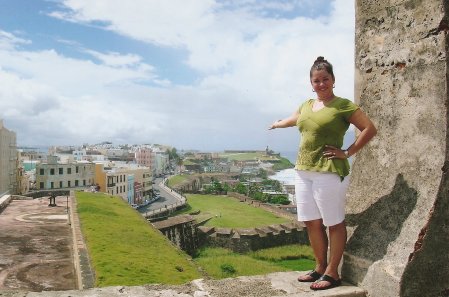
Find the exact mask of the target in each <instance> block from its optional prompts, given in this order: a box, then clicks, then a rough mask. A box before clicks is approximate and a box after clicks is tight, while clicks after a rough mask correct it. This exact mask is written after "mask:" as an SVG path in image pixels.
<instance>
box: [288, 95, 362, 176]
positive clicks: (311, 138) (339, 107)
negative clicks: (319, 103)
mask: <svg viewBox="0 0 449 297" xmlns="http://www.w3.org/2000/svg"><path fill="white" fill-rule="evenodd" d="M314 101H315V100H314V99H309V100H307V101H306V102H304V103H303V104H302V105H301V106H300V107H299V117H298V120H297V122H296V125H297V126H298V129H299V131H300V133H301V142H300V145H299V152H298V158H297V160H296V166H295V168H296V169H298V170H309V171H320V172H321V171H324V172H334V173H337V174H338V175H339V176H341V177H342V178H343V177H345V176H346V175H348V174H349V162H348V160H347V159H327V158H326V157H324V156H323V152H324V147H325V145H332V146H335V147H338V148H342V146H343V137H344V135H345V133H346V131H347V130H348V128H349V124H350V123H349V118H350V117H351V115H352V114H353V113H354V111H356V110H357V109H358V108H359V107H358V106H357V105H356V104H354V103H353V102H351V101H350V100H348V99H345V98H340V97H335V98H334V99H333V100H332V101H331V102H329V104H328V105H327V106H325V107H323V108H322V109H320V110H318V111H313V110H312V106H313V102H314Z"/></svg>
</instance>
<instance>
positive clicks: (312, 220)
mask: <svg viewBox="0 0 449 297" xmlns="http://www.w3.org/2000/svg"><path fill="white" fill-rule="evenodd" d="M315 175H316V173H313V172H308V171H296V179H295V192H296V205H297V209H298V220H299V221H302V222H304V223H305V224H306V227H307V234H308V236H309V241H310V245H311V246H312V249H313V253H314V255H315V260H316V267H315V271H316V272H317V273H319V274H323V273H324V271H325V270H326V266H327V247H328V239H327V234H326V232H325V227H324V226H323V220H322V219H321V214H320V211H319V209H318V207H317V205H316V202H315V199H314V198H313V190H312V186H313V176H315ZM316 279H317V278H316V276H315V278H314V277H313V276H311V275H310V274H306V275H301V276H299V277H298V280H299V281H301V282H310V281H314V280H316Z"/></svg>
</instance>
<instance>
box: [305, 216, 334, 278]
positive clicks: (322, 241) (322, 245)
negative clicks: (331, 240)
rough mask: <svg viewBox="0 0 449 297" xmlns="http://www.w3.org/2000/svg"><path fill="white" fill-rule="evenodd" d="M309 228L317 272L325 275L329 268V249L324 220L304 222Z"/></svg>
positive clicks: (308, 232)
mask: <svg viewBox="0 0 449 297" xmlns="http://www.w3.org/2000/svg"><path fill="white" fill-rule="evenodd" d="M304 223H305V224H306V228H307V234H308V236H309V241H310V245H311V246H312V250H313V254H314V255H315V262H316V265H315V271H316V272H318V273H320V274H323V273H324V272H325V271H326V268H327V248H328V238H327V234H326V229H325V227H324V226H323V220H321V219H319V220H313V221H306V222H304Z"/></svg>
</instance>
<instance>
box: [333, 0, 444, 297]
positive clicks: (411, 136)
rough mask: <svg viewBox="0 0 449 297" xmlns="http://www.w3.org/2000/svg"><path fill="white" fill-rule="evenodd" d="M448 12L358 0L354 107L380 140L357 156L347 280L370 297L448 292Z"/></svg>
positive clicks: (414, 0)
mask: <svg viewBox="0 0 449 297" xmlns="http://www.w3.org/2000/svg"><path fill="white" fill-rule="evenodd" d="M448 7H449V3H448V2H447V1H443V0H428V1H422V0H411V1H399V0H397V1H394V0H390V1H387V0H385V1H380V0H379V1H374V0H365V1H364V0H361V1H356V38H355V40H356V50H355V64H356V69H355V79H356V88H355V101H356V103H357V104H359V105H360V106H361V108H362V109H363V110H364V111H365V112H366V113H367V114H368V116H369V117H370V118H371V119H372V120H373V122H374V123H375V125H376V126H377V129H378V135H377V136H376V137H375V138H374V139H373V141H371V142H370V143H369V144H368V145H367V146H366V147H365V148H364V149H363V150H362V151H360V152H359V153H358V154H357V155H356V157H355V160H354V164H353V169H352V176H351V183H350V187H349V190H348V196H347V213H348V215H347V223H348V233H349V238H348V243H347V249H346V252H345V256H344V261H343V266H342V275H343V278H344V279H345V280H347V281H349V282H352V283H354V284H357V285H359V286H361V287H363V288H364V289H366V290H367V292H368V295H369V296H371V297H389V296H424V297H425V296H445V295H444V294H446V295H447V293H448V292H449V283H448V281H447V280H448V279H449V266H448V265H447V263H449V253H448V252H447V251H448V250H449V240H447V238H449V228H448V226H449V202H448V200H449V176H448V168H449V165H447V164H449V155H448V152H449V142H448V139H449V137H448V127H449V122H448V114H449V111H448V106H449V97H448V91H447V90H448V77H447V73H448V62H449V61H448V57H447V52H448V51H447V44H449V42H448V37H447V33H448V30H449V26H448V12H449V9H448ZM337 79H338V78H337ZM432 271H436V273H432Z"/></svg>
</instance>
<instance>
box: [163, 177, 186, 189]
mask: <svg viewBox="0 0 449 297" xmlns="http://www.w3.org/2000/svg"><path fill="white" fill-rule="evenodd" d="M189 176H190V175H186V174H184V175H175V176H172V177H170V178H169V179H168V187H170V188H172V187H174V186H176V185H178V184H180V183H182V182H183V181H185V180H186V179H188V178H189Z"/></svg>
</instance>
